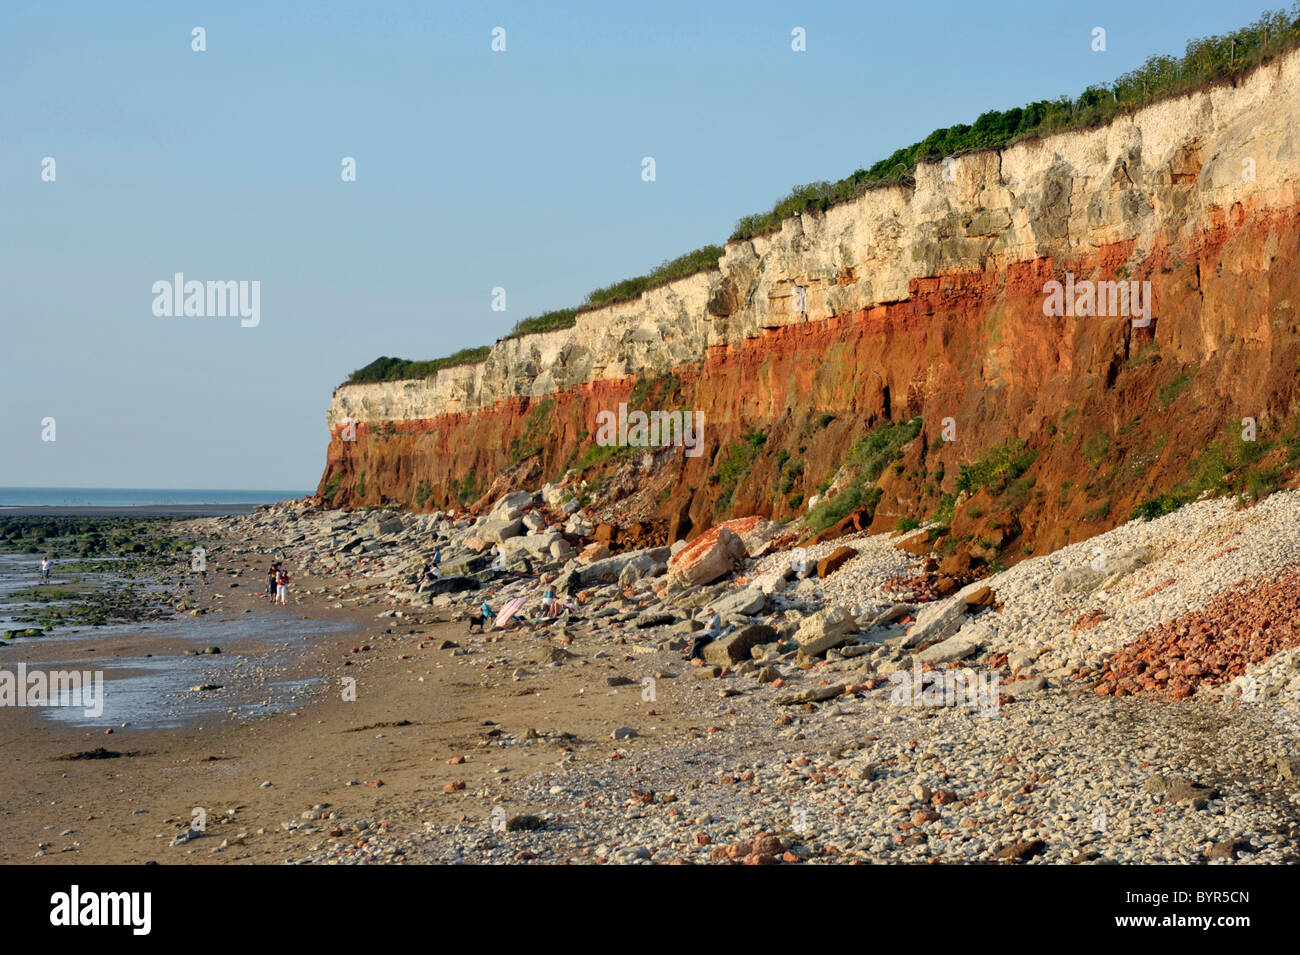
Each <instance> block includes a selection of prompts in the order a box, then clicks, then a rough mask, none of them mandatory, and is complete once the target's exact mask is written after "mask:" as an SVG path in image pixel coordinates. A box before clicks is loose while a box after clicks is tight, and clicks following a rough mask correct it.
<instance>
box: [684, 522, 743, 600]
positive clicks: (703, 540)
mask: <svg viewBox="0 0 1300 955" xmlns="http://www.w3.org/2000/svg"><path fill="white" fill-rule="evenodd" d="M744 556H745V545H744V543H743V542H742V541H741V539H740V537H738V536H737V535H736V534H735V533H734V532H733V531H731V530H729V529H728V528H726V527H723V526H719V527H714V528H711V529H709V530H708V531H706V532H705V533H703V534H701V535H700V536H699V537H697V538H695V540H694V541H692V542H691V543H689V544H687V545H686V546H685V547H684V548H682V549H681V550H680V551H678V552H677V554H676V555H675V556H674V557H672V558H671V559H670V560H669V561H668V574H669V576H670V577H671V578H672V579H673V580H675V581H676V582H678V583H679V584H681V585H682V586H686V587H698V586H702V585H704V584H709V583H712V582H713V581H715V580H717V579H718V578H719V577H723V576H725V575H726V574H729V573H731V571H732V570H734V569H735V567H736V565H737V563H738V562H739V561H740V560H742V559H743V558H744Z"/></svg>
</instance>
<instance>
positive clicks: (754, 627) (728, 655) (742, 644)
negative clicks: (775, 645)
mask: <svg viewBox="0 0 1300 955" xmlns="http://www.w3.org/2000/svg"><path fill="white" fill-rule="evenodd" d="M775 638H776V630H774V629H773V628H772V627H769V626H767V625H766V624H751V625H750V626H747V627H741V628H739V629H738V630H735V631H733V632H732V633H729V634H727V635H726V636H725V637H720V638H718V639H717V640H714V641H712V642H711V643H708V644H706V645H705V647H704V660H705V662H706V663H720V664H722V665H723V666H726V665H727V664H730V663H739V662H740V661H741V660H748V659H749V657H750V650H752V649H753V648H754V647H755V646H758V645H759V644H762V643H769V642H770V641H772V640H774V639H775Z"/></svg>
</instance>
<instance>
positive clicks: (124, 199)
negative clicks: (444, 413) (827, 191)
mask: <svg viewBox="0 0 1300 955" xmlns="http://www.w3.org/2000/svg"><path fill="white" fill-rule="evenodd" d="M1281 5H1282V4H1281V3H1273V4H1266V5H1264V6H1255V5H1253V4H1249V3H1248V4H1245V5H1242V4H1224V3H1221V2H1208V0H1190V2H1188V0H1181V2H1177V3H1172V2H1168V3H1134V2H1129V0H1125V2H1111V0H1097V2H1091V3H1088V4H1079V3H1050V2H1042V0H1038V2H1002V3H972V2H969V0H964V2H910V3H874V2H834V3H815V2H798V3H793V2H791V3H768V2H761V0H743V2H734V3H733V2H726V3H722V2H699V0H693V2H682V3H679V2H671V0H670V2H661V0H656V2H654V3H644V4H633V3H624V2H619V3H610V2H599V3H568V2H563V0H556V2H548V3H536V2H531V3H477V2H475V3H465V2H463V0H462V2H458V3H446V4H442V3H382V2H370V3H348V4H343V3H286V2H274V3H272V2H259V3H242V2H226V0H223V2H220V3H194V4H187V3H181V2H174V0H168V2H157V3H141V2H131V0H121V2H113V3H102V2H86V3H61V2H51V0H40V2H27V0H5V2H4V3H3V5H0V129H2V130H3V135H2V136H0V320H2V322H3V326H2V328H0V332H2V334H3V344H2V345H0V398H3V408H4V413H3V415H0V485H31V486H109V487H200V488H224V487H233V488H250V487H259V488H261V487H265V488H281V487H285V488H294V487H297V488H308V487H314V486H315V483H316V481H317V479H318V478H319V476H320V472H321V470H322V468H323V466H324V453H325V446H326V441H327V433H326V430H325V411H326V407H327V405H328V402H329V397H330V393H331V391H332V390H333V388H334V386H335V385H337V384H338V383H339V382H340V381H342V380H343V379H344V378H345V377H346V376H347V375H348V373H350V372H351V371H352V370H353V369H355V368H357V367H359V366H361V365H363V364H366V363H367V362H369V361H370V360H372V359H373V358H375V357H377V356H379V355H381V354H386V355H397V356H401V357H405V358H415V359H422V358H435V357H438V356H441V355H445V354H448V353H450V352H452V351H455V350H456V349H459V348H463V347H467V346H473V345H480V344H490V343H491V342H492V341H493V340H494V339H496V338H497V337H499V336H500V335H502V334H503V333H505V332H506V331H508V330H509V328H510V327H511V326H512V325H513V324H514V323H515V322H516V321H518V320H519V319H521V318H523V317H525V316H528V315H532V314H536V313H538V312H541V311H545V310H548V309H552V308H560V307H565V306H570V305H575V304H577V303H579V302H580V301H581V300H582V298H583V296H584V295H585V294H586V293H587V292H588V291H589V290H591V289H592V288H595V287H597V286H601V285H606V284H608V283H610V282H612V281H616V280H618V279H622V278H626V277H628V276H632V275H638V274H642V273H644V272H645V271H647V270H648V269H649V268H651V267H653V266H654V265H656V264H658V263H659V262H660V261H662V260H664V259H666V258H671V257H673V256H675V255H678V254H680V253H682V252H685V251H688V250H690V249H693V248H696V247H698V246H701V245H706V244H709V243H715V242H716V243H719V244H721V242H722V241H723V240H725V238H726V237H727V235H729V234H730V232H731V229H732V227H733V225H734V224H735V222H736V220H737V219H738V218H739V217H741V216H742V215H745V214H747V213H751V212H756V211H762V210H765V209H767V208H769V207H770V206H771V204H772V202H773V201H774V200H775V199H777V198H778V197H779V196H781V195H783V194H784V193H785V192H787V191H788V190H789V188H790V187H791V186H793V185H795V184H796V183H803V182H809V181H812V180H815V179H836V178H840V177H842V176H845V175H847V174H849V173H851V172H852V171H853V170H854V169H857V168H859V167H862V166H866V165H869V164H870V163H872V162H874V161H875V160H877V159H880V158H882V157H884V156H886V155H888V154H889V153H890V152H892V151H893V150H894V149H895V148H897V147H899V146H904V145H907V144H909V143H912V142H914V141H916V140H917V139H920V138H922V137H924V136H925V135H926V134H928V133H929V132H930V131H931V130H933V129H935V128H936V127H940V126H949V125H952V124H953V123H958V122H972V121H973V120H974V119H975V117H976V116H978V115H979V114H980V113H981V112H983V111H984V110H986V109H991V108H999V109H1004V108H1009V107H1012V106H1018V105H1023V104H1024V103H1025V102H1028V101H1030V100H1033V99H1042V98H1050V97H1054V96H1057V95H1059V94H1062V93H1068V94H1077V93H1078V92H1080V91H1081V90H1083V89H1084V87H1086V86H1087V85H1088V84H1089V83H1092V82H1098V81H1105V80H1109V79H1111V78H1113V77H1115V76H1117V75H1118V74H1120V73H1123V72H1125V71H1126V70H1129V69H1131V68H1132V67H1134V66H1136V65H1137V64H1139V63H1140V62H1141V61H1142V60H1143V59H1145V58H1146V57H1147V56H1148V55H1149V54H1152V53H1175V54H1176V53H1181V52H1182V49H1183V45H1184V42H1185V41H1186V40H1187V39H1188V38H1190V37H1196V36H1203V35H1207V34H1212V33H1221V32H1224V31H1225V30H1228V29H1231V28H1233V27H1236V26H1240V25H1242V24H1245V23H1247V22H1249V21H1250V20H1253V19H1254V18H1255V17H1256V16H1257V15H1258V14H1259V12H1260V11H1261V10H1262V9H1265V8H1267V7H1277V6H1281ZM195 26H202V27H203V28H205V30H206V34H207V36H206V41H207V50H206V52H202V53H196V52H193V51H192V50H191V30H192V28H193V27H195ZM496 26H501V27H504V28H505V30H506V45H507V50H506V52H505V53H493V52H492V50H491V31H492V29H493V28H494V27H496ZM796 26H801V27H803V28H804V29H805V30H806V32H807V51H806V52H803V53H795V52H793V51H792V50H791V45H790V40H791V30H792V29H793V28H794V27H796ZM1095 26H1102V27H1104V28H1105V29H1106V31H1107V47H1108V49H1107V51H1106V52H1105V53H1096V52H1093V51H1092V49H1091V39H1092V38H1091V31H1092V28H1093V27H1095ZM46 156H52V157H54V159H55V161H56V163H57V166H56V174H57V179H56V181H55V182H53V183H48V182H42V180H41V162H42V159H43V158H44V157H46ZM344 156H353V157H355V158H356V161H357V181H356V182H354V183H344V182H342V181H341V179H340V161H341V160H342V158H343V157H344ZM643 156H653V157H654V158H655V160H656V163H657V175H658V178H657V181H656V182H653V183H646V182H643V181H642V179H641V159H642V157H643ZM178 271H180V272H184V273H185V274H186V276H187V278H192V279H200V280H208V279H214V280H217V279H220V280H225V279H235V280H239V279H244V280H254V279H255V280H258V281H260V282H261V283H262V301H261V324H260V325H259V326H258V327H256V328H242V327H240V324H239V321H238V320H237V319H229V318H226V319H220V318H211V319H201V318H188V319H185V318H158V317H155V316H154V314H153V311H152V307H151V306H152V303H153V293H152V291H151V288H152V285H153V283H154V282H155V281H158V280H168V281H170V279H171V277H172V274H173V273H174V272H178ZM495 286H502V287H504V288H505V289H506V290H507V296H508V310H507V311H506V312H504V313H501V312H494V311H492V310H491V309H490V295H491V290H492V288H493V287H495ZM47 416H48V417H53V418H54V419H55V421H56V427H57V432H56V435H57V440H56V441H54V442H43V441H42V440H41V430H42V429H41V421H42V419H43V418H45V417H47Z"/></svg>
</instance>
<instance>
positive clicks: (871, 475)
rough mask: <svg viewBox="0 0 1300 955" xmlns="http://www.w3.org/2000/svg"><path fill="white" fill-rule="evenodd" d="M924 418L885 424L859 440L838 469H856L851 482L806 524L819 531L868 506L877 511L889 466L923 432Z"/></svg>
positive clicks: (872, 512)
mask: <svg viewBox="0 0 1300 955" xmlns="http://www.w3.org/2000/svg"><path fill="white" fill-rule="evenodd" d="M921 423H922V422H921V419H920V417H916V418H912V419H911V420H910V421H902V422H899V423H898V424H885V425H882V426H881V427H879V428H876V430H874V431H872V432H871V433H870V434H868V435H866V436H865V437H863V438H861V439H859V440H858V442H857V443H856V444H854V445H853V447H852V448H850V449H849V453H848V455H847V456H846V457H845V459H844V463H843V464H841V465H840V466H839V468H837V469H836V471H837V473H838V472H841V471H849V470H851V471H852V472H853V476H852V477H851V478H850V479H849V483H848V484H847V485H846V486H845V487H844V488H843V489H842V490H841V491H840V492H839V493H838V494H836V495H835V496H834V497H832V498H830V499H829V500H825V501H822V502H821V503H820V504H818V505H817V506H816V507H814V508H813V509H812V510H811V511H809V512H808V516H807V517H806V518H804V524H805V525H807V527H808V528H809V529H810V530H811V531H813V532H814V533H816V532H817V531H822V530H825V529H826V528H828V527H830V526H831V525H832V524H835V523H838V522H839V521H840V520H842V519H843V518H845V517H847V516H848V515H849V514H851V513H853V512H854V511H856V510H859V509H862V508H865V509H866V510H867V511H868V512H869V513H871V514H875V511H876V506H877V505H878V504H879V503H880V498H881V494H882V492H881V490H880V488H879V487H877V486H876V481H878V480H879V479H880V475H882V474H884V473H885V468H887V467H889V466H890V465H891V464H893V463H894V462H895V461H897V460H898V459H899V458H901V457H902V456H903V449H904V448H906V447H907V446H908V445H909V444H910V443H911V442H912V441H913V440H914V439H915V438H916V436H917V435H919V434H920V433H921Z"/></svg>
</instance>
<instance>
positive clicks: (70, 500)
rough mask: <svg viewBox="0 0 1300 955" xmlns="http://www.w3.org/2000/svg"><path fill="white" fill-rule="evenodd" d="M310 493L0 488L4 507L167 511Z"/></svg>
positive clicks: (267, 501) (252, 502)
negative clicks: (158, 508)
mask: <svg viewBox="0 0 1300 955" xmlns="http://www.w3.org/2000/svg"><path fill="white" fill-rule="evenodd" d="M311 493H312V492H311V491H303V490H297V491H294V490H284V491H253V490H226V489H218V490H214V489H211V488H207V489H196V488H148V487H0V508H6V507H168V506H179V507H186V506H198V505H239V504H248V505H257V504H273V503H275V502H276V501H283V500H286V499H288V498H299V497H305V496H306V495H308V494H311Z"/></svg>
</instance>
